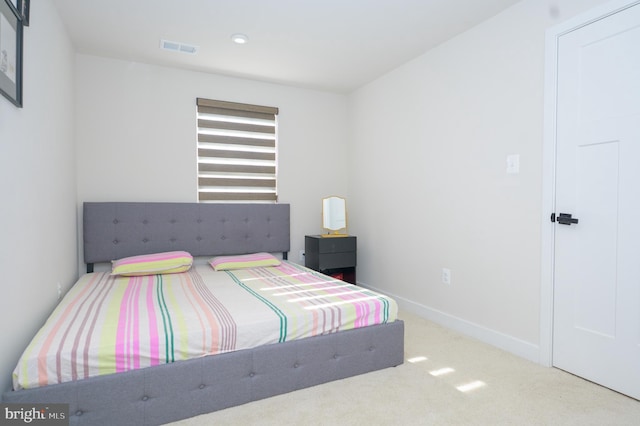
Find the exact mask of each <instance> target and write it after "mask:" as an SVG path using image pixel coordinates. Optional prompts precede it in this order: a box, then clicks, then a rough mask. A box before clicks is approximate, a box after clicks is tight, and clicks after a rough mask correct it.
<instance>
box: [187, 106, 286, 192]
mask: <svg viewBox="0 0 640 426" xmlns="http://www.w3.org/2000/svg"><path fill="white" fill-rule="evenodd" d="M197 106H198V201H200V202H215V201H224V202H229V201H237V202H276V201H277V199H278V192H277V182H276V176H277V157H276V154H277V150H276V142H277V128H278V126H277V120H276V118H277V116H278V108H274V107H267V106H259V105H248V104H239V103H235V102H225V101H215V100H210V99H202V98H198V99H197Z"/></svg>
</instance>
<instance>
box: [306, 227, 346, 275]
mask: <svg viewBox="0 0 640 426" xmlns="http://www.w3.org/2000/svg"><path fill="white" fill-rule="evenodd" d="M304 251H305V253H304V264H305V266H306V267H307V268H311V269H313V270H315V271H319V272H322V273H323V274H326V275H331V276H334V277H338V278H340V279H342V280H343V281H346V282H348V283H351V284H355V283H356V259H357V251H358V242H357V239H356V237H354V236H353V235H349V236H346V237H321V236H320V235H306V236H305V237H304Z"/></svg>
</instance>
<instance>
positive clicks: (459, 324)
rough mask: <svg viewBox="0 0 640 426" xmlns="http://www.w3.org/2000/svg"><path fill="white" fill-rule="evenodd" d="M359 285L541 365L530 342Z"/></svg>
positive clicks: (400, 306)
mask: <svg viewBox="0 0 640 426" xmlns="http://www.w3.org/2000/svg"><path fill="white" fill-rule="evenodd" d="M358 285H361V286H362V287H366V288H368V289H371V290H373V291H377V292H379V293H383V294H387V295H388V296H390V297H392V298H394V299H395V300H396V302H398V307H399V308H400V309H401V310H406V311H409V312H411V313H413V314H416V315H418V316H420V317H422V318H424V319H426V320H429V321H432V322H434V323H436V324H439V325H441V326H443V327H447V328H449V329H452V330H455V331H457V332H459V333H462V334H464V335H466V336H469V337H472V338H474V339H477V340H480V341H481V342H484V343H488V344H490V345H492V346H495V347H497V348H500V349H502V350H505V351H507V352H510V353H512V354H514V355H517V356H519V357H522V358H525V359H527V360H529V361H532V362H535V363H536V364H539V363H540V359H541V358H540V347H539V346H538V345H534V344H533V343H530V342H525V341H524V340H520V339H518V338H515V337H513V336H509V335H508V334H504V333H501V332H499V331H495V330H492V329H489V328H487V327H484V326H482V325H479V324H475V323H473V322H470V321H467V320H464V319H462V318H458V317H455V316H453V315H449V314H447V313H444V312H441V311H438V310H436V309H433V308H430V307H428V306H424V305H421V304H420V303H416V302H414V301H412V300H409V299H405V298H404V297H401V296H398V295H394V294H391V293H389V292H388V291H383V290H380V289H377V288H375V287H372V286H369V285H367V284H366V283H361V282H358Z"/></svg>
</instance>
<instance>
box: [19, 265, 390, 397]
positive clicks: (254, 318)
mask: <svg viewBox="0 0 640 426" xmlns="http://www.w3.org/2000/svg"><path fill="white" fill-rule="evenodd" d="M397 312H398V308H397V304H396V302H395V301H394V300H393V299H391V298H389V297H387V296H384V295H382V294H379V293H375V292H373V291H371V290H368V289H365V288H362V287H358V286H354V285H350V284H346V283H344V282H342V281H337V280H335V279H332V278H330V277H326V276H324V275H322V274H319V273H317V272H314V271H312V270H310V269H307V268H305V267H302V266H299V265H296V264H294V263H290V262H286V261H285V262H283V263H282V264H281V265H280V266H277V267H262V268H252V269H242V270H236V271H227V272H216V271H214V270H213V268H211V266H209V265H198V266H195V267H193V268H192V269H191V270H190V271H188V272H184V273H178V274H169V275H152V276H141V277H113V276H110V275H109V273H104V272H100V273H91V274H87V275H84V276H83V277H81V278H80V280H78V282H77V283H76V284H75V285H74V286H73V287H72V288H71V290H70V291H69V292H68V294H67V295H66V296H65V297H64V299H63V300H62V301H61V303H60V305H58V307H57V308H56V309H55V311H54V312H53V313H52V314H51V316H50V317H49V319H48V320H47V322H46V323H45V325H44V326H43V327H42V328H41V329H40V331H39V332H38V334H37V335H36V336H35V337H34V339H33V340H32V342H31V343H30V344H29V346H28V347H27V349H26V350H25V352H24V354H23V355H22V357H21V358H20V360H19V362H18V365H17V366H16V369H15V370H14V373H13V386H14V389H15V390H19V389H28V388H35V387H40V386H45V385H48V384H54V383H63V382H67V381H72V380H78V379H83V378H88V377H93V376H98V375H105V374H113V373H118V372H123V371H129V370H133V369H138V368H145V367H151V366H154V365H158V364H164V363H170V362H175V361H180V360H185V359H190V358H195V357H201V356H205V355H215V354H219V353H224V352H230V351H237V350H241V349H247V348H252V347H256V346H259V345H265V344H272V343H278V342H285V341H289V340H292V339H300V338H306V337H312V336H316V335H320V334H327V333H334V332H337V331H340V330H349V329H353V328H358V327H365V326H369V325H374V324H381V323H386V322H392V321H395V320H396V318H397Z"/></svg>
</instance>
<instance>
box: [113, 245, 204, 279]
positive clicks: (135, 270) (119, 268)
mask: <svg viewBox="0 0 640 426" xmlns="http://www.w3.org/2000/svg"><path fill="white" fill-rule="evenodd" d="M192 264H193V256H191V254H189V253H187V252H186V251H170V252H165V253H155V254H143V255H140V256H131V257H125V258H122V259H118V260H114V261H113V262H112V270H111V275H123V276H125V277H130V276H137V275H156V274H175V273H178V272H185V271H188V270H189V268H191V265H192Z"/></svg>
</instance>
